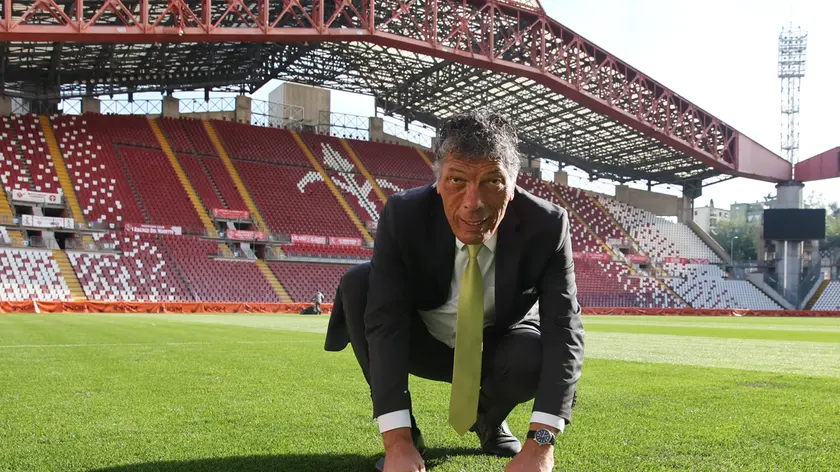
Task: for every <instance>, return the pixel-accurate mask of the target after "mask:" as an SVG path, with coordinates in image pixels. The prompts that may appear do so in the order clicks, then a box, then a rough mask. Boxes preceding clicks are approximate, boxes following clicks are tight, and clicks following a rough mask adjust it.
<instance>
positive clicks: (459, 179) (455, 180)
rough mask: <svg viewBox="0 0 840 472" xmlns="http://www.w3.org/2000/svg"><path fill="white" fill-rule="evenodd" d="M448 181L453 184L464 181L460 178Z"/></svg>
mask: <svg viewBox="0 0 840 472" xmlns="http://www.w3.org/2000/svg"><path fill="white" fill-rule="evenodd" d="M449 181H450V182H452V183H453V184H460V183H461V182H463V181H464V179H462V178H460V177H450V178H449Z"/></svg>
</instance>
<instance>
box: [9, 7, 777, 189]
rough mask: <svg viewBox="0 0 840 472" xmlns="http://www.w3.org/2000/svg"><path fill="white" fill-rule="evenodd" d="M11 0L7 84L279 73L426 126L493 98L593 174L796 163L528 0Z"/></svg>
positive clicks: (544, 143) (223, 85) (697, 171)
mask: <svg viewBox="0 0 840 472" xmlns="http://www.w3.org/2000/svg"><path fill="white" fill-rule="evenodd" d="M9 4H10V3H9V2H7V3H6V4H3V6H2V9H0V14H1V15H0V16H2V18H3V19H2V21H0V40H3V41H8V42H7V43H4V44H3V45H2V47H0V55H2V58H0V59H2V60H0V65H2V67H0V74H2V77H3V80H0V82H5V83H6V87H7V92H8V89H9V88H11V89H14V90H15V91H17V92H19V93H21V94H23V95H26V96H36V97H40V98H44V97H53V98H54V97H57V96H63V97H70V96H81V95H104V94H115V93H124V92H142V91H164V90H189V89H197V88H214V89H222V90H236V91H246V92H254V91H256V90H257V89H259V88H260V87H261V86H263V85H264V84H266V83H267V82H268V81H269V80H271V79H281V80H288V81H294V82H298V83H305V84H311V85H317V86H323V87H328V88H333V89H338V90H347V91H352V92H359V93H364V94H370V95H374V96H375V97H376V99H377V105H378V106H380V107H381V108H382V109H384V110H386V113H394V114H398V115H402V116H404V117H406V118H408V119H410V120H418V121H421V122H424V123H427V124H429V125H433V126H434V125H436V123H437V122H438V120H439V119H441V118H444V117H446V116H448V115H450V114H452V113H455V112H457V111H459V110H464V109H467V108H471V107H474V106H479V105H483V106H490V107H494V108H497V109H501V110H504V111H506V112H508V113H509V114H511V115H512V116H513V117H514V119H515V121H516V123H517V125H518V127H519V129H520V131H521V137H522V140H523V143H524V150H525V152H526V153H527V154H528V155H529V156H531V157H541V158H547V159H552V160H556V161H559V162H560V163H562V164H567V165H574V166H576V167H579V168H581V169H583V170H585V171H587V172H589V173H590V175H592V176H593V177H603V178H610V179H613V180H617V181H629V180H648V181H653V182H665V183H673V184H680V183H688V182H692V183H693V184H695V185H696V184H697V183H698V182H699V181H701V180H703V179H708V178H711V177H715V176H719V175H721V174H727V175H735V176H745V177H751V178H758V179H763V180H769V181H779V180H787V179H789V178H790V176H791V165H790V163H789V162H787V161H785V160H783V159H782V158H780V157H779V156H777V155H775V154H774V153H772V152H770V151H769V150H767V149H765V148H763V147H761V146H760V145H758V144H757V143H755V142H754V141H752V140H751V139H749V138H747V137H746V136H744V135H742V134H741V133H739V132H738V131H737V130H735V129H734V128H732V127H731V126H729V125H727V124H726V123H724V122H722V121H721V120H719V119H718V118H715V117H714V116H712V115H711V114H709V113H707V112H706V111H704V110H702V109H700V108H699V107H697V106H695V105H693V104H692V103H690V102H689V101H687V100H685V99H684V98H682V97H680V96H679V95H677V94H676V93H674V92H672V91H670V90H669V89H667V88H666V87H664V86H663V85H661V84H659V83H658V82H656V81H655V80H653V79H651V78H650V77H647V76H645V75H644V74H643V73H641V72H639V71H637V70H636V69H634V68H632V67H631V66H629V65H628V64H626V63H624V62H623V61H621V60H620V59H618V58H616V57H614V56H612V55H611V54H609V53H608V52H606V51H604V50H603V49H601V48H599V47H598V46H596V45H595V44H593V43H592V42H590V41H588V40H586V39H584V38H582V37H580V36H579V35H577V34H576V33H574V32H573V31H571V30H569V29H568V28H566V27H564V26H562V25H560V24H559V23H557V22H555V21H553V20H551V19H550V18H548V16H547V15H546V14H545V11H544V10H543V9H542V7H541V5H540V4H539V2H538V1H536V0H484V1H479V0H438V1H430V0H425V1H420V0H376V1H374V0H336V1H323V2H322V1H315V0H308V1H307V0H284V1H283V2H280V1H277V0H258V1H248V0H229V1H225V2H222V1H219V0H140V1H136V0H135V1H125V0H38V1H36V2H31V3H30V2H27V3H26V4H22V3H21V2H13V3H11V5H12V8H11V9H9V10H6V5H9ZM321 5H323V8H322V7H321ZM77 12H78V13H77Z"/></svg>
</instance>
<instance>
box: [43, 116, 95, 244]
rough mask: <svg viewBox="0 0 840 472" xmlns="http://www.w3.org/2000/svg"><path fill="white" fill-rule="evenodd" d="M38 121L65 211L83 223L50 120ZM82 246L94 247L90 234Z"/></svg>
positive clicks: (45, 117) (74, 191)
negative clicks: (56, 177) (65, 204)
mask: <svg viewBox="0 0 840 472" xmlns="http://www.w3.org/2000/svg"><path fill="white" fill-rule="evenodd" d="M39 120H40V123H41V132H42V133H43V134H44V140H45V141H46V142H47V150H49V152H50V157H52V160H53V166H54V167H55V173H56V175H57V176H58V183H59V184H60V185H61V191H62V192H63V193H64V199H65V201H66V202H67V207H68V208H67V209H69V210H70V217H71V218H73V219H74V220H76V222H78V223H84V222H85V215H84V213H83V212H82V207H81V206H80V205H79V198H78V197H77V196H76V188H75V187H74V186H73V181H72V180H70V173H69V172H67V164H66V163H65V161H64V155H63V154H62V153H61V148H59V146H58V140H57V139H56V138H55V131H53V128H52V123H50V118H49V117H48V116H40V117H39ZM82 244H84V247H92V246H93V245H94V241H93V237H92V236H91V235H90V234H83V235H82Z"/></svg>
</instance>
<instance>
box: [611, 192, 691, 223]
mask: <svg viewBox="0 0 840 472" xmlns="http://www.w3.org/2000/svg"><path fill="white" fill-rule="evenodd" d="M615 199H616V200H618V201H620V202H624V203H626V204H628V205H632V206H634V207H636V208H641V209H643V210H647V211H649V212H651V213H653V214H654V215H658V216H677V217H679V216H680V209H681V206H682V203H683V202H682V200H683V197H675V196H673V195H666V194H664V193H656V192H648V191H647V190H638V189H635V188H630V187H627V186H626V185H616V186H615Z"/></svg>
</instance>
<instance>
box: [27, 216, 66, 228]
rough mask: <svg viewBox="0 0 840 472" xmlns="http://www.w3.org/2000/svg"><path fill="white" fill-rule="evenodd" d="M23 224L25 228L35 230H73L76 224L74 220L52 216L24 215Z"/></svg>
mask: <svg viewBox="0 0 840 472" xmlns="http://www.w3.org/2000/svg"><path fill="white" fill-rule="evenodd" d="M21 223H23V225H24V226H32V227H35V228H65V229H73V227H74V226H75V224H74V223H75V222H74V221H73V218H53V217H51V216H35V215H22V216H21Z"/></svg>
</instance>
